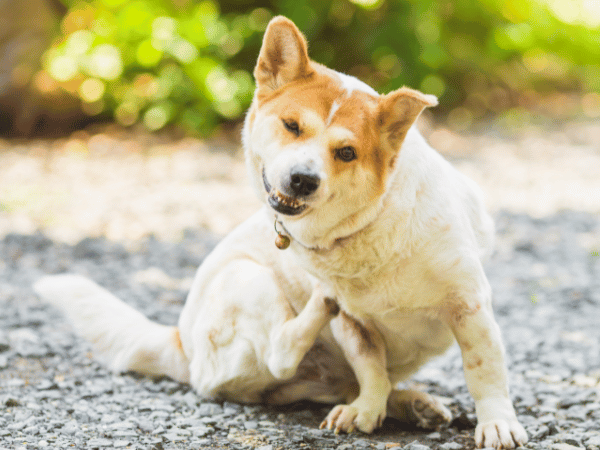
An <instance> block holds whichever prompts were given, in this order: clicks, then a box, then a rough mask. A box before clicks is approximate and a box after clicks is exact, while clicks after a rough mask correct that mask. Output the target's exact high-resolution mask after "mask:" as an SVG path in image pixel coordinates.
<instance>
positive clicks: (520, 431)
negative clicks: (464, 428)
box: [475, 419, 527, 449]
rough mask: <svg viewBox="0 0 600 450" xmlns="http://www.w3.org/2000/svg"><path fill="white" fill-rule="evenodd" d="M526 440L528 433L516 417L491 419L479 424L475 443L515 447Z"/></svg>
mask: <svg viewBox="0 0 600 450" xmlns="http://www.w3.org/2000/svg"><path fill="white" fill-rule="evenodd" d="M526 442H527V433H526V432H525V429H524V428H523V427H522V426H521V424H520V423H519V422H518V421H517V420H516V419H514V420H504V419H498V420H490V421H487V422H484V423H480V424H478V425H477V428H475V443H476V444H477V447H479V448H482V447H492V448H495V449H505V448H515V447H519V446H521V445H523V444H525V443H526Z"/></svg>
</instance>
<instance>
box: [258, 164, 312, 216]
mask: <svg viewBox="0 0 600 450" xmlns="http://www.w3.org/2000/svg"><path fill="white" fill-rule="evenodd" d="M262 179H263V185H264V187H265V191H266V192H267V194H269V198H268V203H269V206H270V207H271V208H273V209H274V210H275V211H277V212H278V213H281V214H285V215H286V216H296V215H298V214H300V213H302V212H303V211H304V210H305V209H306V208H307V207H308V205H306V203H303V202H302V201H300V200H299V199H298V197H301V196H302V197H305V196H307V195H310V194H311V193H313V192H314V191H315V190H316V189H317V188H318V187H319V183H318V181H314V180H312V181H311V180H307V179H301V178H295V177H294V173H292V174H291V175H290V182H289V184H290V186H289V190H290V191H292V192H294V195H293V196H290V195H285V194H284V193H282V192H280V191H279V190H277V189H275V188H273V187H272V186H271V184H270V183H269V181H268V180H267V176H266V175H265V169H264V167H263V170H262ZM286 187H287V186H286Z"/></svg>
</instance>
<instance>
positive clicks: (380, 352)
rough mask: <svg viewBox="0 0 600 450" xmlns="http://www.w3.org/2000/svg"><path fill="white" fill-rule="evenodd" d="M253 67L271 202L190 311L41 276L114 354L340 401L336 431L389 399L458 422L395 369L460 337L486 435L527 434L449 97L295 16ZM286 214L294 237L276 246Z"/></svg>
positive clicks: (109, 360)
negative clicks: (309, 38) (441, 125)
mask: <svg viewBox="0 0 600 450" xmlns="http://www.w3.org/2000/svg"><path fill="white" fill-rule="evenodd" d="M254 74H255V77H256V82H257V90H256V95H255V97H254V101H253V103H252V107H251V109H250V111H249V113H248V116H247V118H246V122H245V126H244V132H243V141H244V146H245V150H246V156H247V162H248V166H249V171H250V175H251V177H252V180H253V181H254V185H255V188H256V189H257V190H258V193H259V195H260V196H261V198H263V199H264V200H265V203H266V205H265V206H264V207H263V208H262V209H261V210H260V211H259V212H258V213H256V214H255V215H254V216H253V217H251V218H250V219H248V220H247V221H246V222H244V223H243V224H242V225H241V226H239V227H238V228H237V229H236V230H235V231H233V232H232V233H231V234H230V235H229V236H227V237H226V238H225V239H224V240H223V241H222V242H221V243H220V244H219V245H218V246H217V247H216V248H215V250H214V251H213V252H212V253H211V254H210V255H209V256H208V257H207V258H206V260H205V261H204V263H203V264H202V265H201V267H200V268H199V270H198V272H197V275H196V278H195V281H194V284H193V287H192V289H191V291H190V293H189V296H188V299H187V302H186V305H185V307H184V309H183V312H182V314H181V318H180V320H179V324H178V326H177V327H169V326H164V325H159V324H156V323H153V322H150V321H149V320H148V319H146V318H145V317H144V316H142V315H141V314H140V313H138V312H136V311H134V310H133V309H132V308H131V307H129V306H127V305H126V304H125V303H123V302H121V301H120V300H118V299H116V298H115V297H113V296H112V295H111V294H110V293H108V292H107V291H105V290H104V289H102V288H100V287H99V286H98V285H96V284H95V283H93V282H92V281H89V280H87V279H85V278H82V277H79V276H76V275H58V276H53V277H46V278H44V279H42V280H40V281H39V282H38V283H37V284H36V286H35V287H36V290H37V292H38V293H39V294H40V295H41V296H42V297H43V298H45V299H47V300H48V301H51V302H52V303H54V304H57V305H59V306H61V307H62V308H63V309H64V310H65V311H66V313H67V314H68V315H69V316H70V317H71V319H72V320H73V321H74V323H75V325H76V327H77V329H78V331H79V332H80V333H81V334H82V335H83V336H85V337H86V338H87V339H89V340H90V341H91V342H92V343H93V344H94V348H95V351H96V355H97V356H98V357H99V358H100V359H102V360H103V361H105V362H106V364H107V365H108V366H109V367H110V368H111V369H112V370H115V371H126V370H134V371H139V372H142V373H145V374H151V375H159V374H160V375H162V374H164V375H168V376H170V377H172V378H174V379H176V380H179V381H182V382H187V383H191V385H192V386H193V387H194V388H195V389H196V391H197V392H198V393H199V394H201V395H204V396H211V397H221V398H227V399H231V400H234V401H238V402H267V403H289V402H293V401H296V400H300V399H309V400H316V401H322V402H331V403H340V404H339V405H338V406H336V407H335V408H334V409H333V410H332V411H331V413H330V414H329V415H328V416H327V418H326V419H325V421H324V422H323V424H322V426H328V427H329V428H335V430H336V431H347V432H349V431H352V430H354V429H358V430H361V431H363V432H366V433H370V432H371V431H373V430H374V429H375V428H376V427H378V426H379V425H381V423H382V421H383V419H384V418H385V417H386V415H387V416H393V417H397V418H399V419H402V420H406V421H411V422H414V423H416V424H419V425H421V426H423V427H436V426H438V425H440V424H443V423H447V422H448V421H449V420H450V414H449V412H448V410H447V409H446V408H445V407H444V406H443V405H441V403H440V402H439V401H437V400H436V399H435V398H433V397H432V396H430V395H428V394H425V393H422V392H417V391H408V390H395V389H394V385H395V384H396V383H398V382H399V381H402V380H405V379H406V378H407V377H408V376H409V375H411V374H412V373H413V372H415V371H416V370H417V369H418V368H419V367H420V366H421V365H422V364H423V363H424V362H425V361H427V360H428V359H429V358H431V357H432V356H435V355H438V354H440V353H442V352H444V351H445V350H446V349H447V348H448V347H449V346H450V345H452V343H453V342H454V341H455V340H456V341H458V344H459V346H460V349H461V351H462V358H463V365H464V372H465V377H466V381H467V385H468V388H469V390H470V392H471V394H472V395H473V397H474V399H475V405H476V411H477V416H478V421H479V423H478V425H477V429H476V431H475V440H476V443H477V445H478V446H480V447H481V446H486V447H495V448H513V447H515V446H516V445H518V444H522V443H525V442H526V441H527V435H526V433H525V430H524V429H523V427H522V426H521V425H520V424H519V422H518V420H517V418H516V415H515V411H514V409H513V406H512V404H511V401H510V399H509V395H508V387H507V371H506V368H505V363H504V350H503V346H502V341H501V337H500V332H499V329H498V326H497V324H496V322H495V320H494V317H493V313H492V308H491V291H490V286H489V284H488V281H487V279H486V276H485V274H484V272H483V269H482V265H481V258H482V256H484V254H486V253H487V252H489V250H490V247H491V245H492V240H493V224H492V221H491V219H490V217H489V216H488V215H487V214H486V212H485V211H484V207H483V204H482V200H481V195H480V193H479V190H478V188H477V187H476V186H475V185H474V184H473V182H471V181H470V180H468V179H467V178H465V177H464V176H463V175H461V174H460V173H459V172H457V171H456V170H455V169H453V168H452V167H451V166H450V164H448V163H447V162H446V161H445V160H444V159H443V158H442V157H441V156H439V155H438V154H437V153H436V152H435V151H434V150H433V149H431V148H430V147H429V146H428V145H427V143H426V142H425V141H424V139H423V138H422V137H421V136H420V135H419V133H418V131H417V130H416V128H415V127H414V126H413V124H414V122H415V120H416V119H417V117H418V116H419V114H420V113H421V111H422V110H423V109H424V108H425V107H427V106H433V105H435V104H436V103H437V101H436V99H435V97H433V96H429V95H424V94H421V93H420V92H417V91H413V90H411V89H407V88H402V89H399V90H397V91H394V92H391V93H389V94H387V95H379V94H377V92H375V91H374V90H373V89H371V88H370V87H368V86H367V85H365V84H364V83H362V82H360V81H358V80H357V79H355V78H352V77H350V76H347V75H344V74H341V73H338V72H335V71H333V70H331V69H328V68H326V67H323V66H321V65H319V64H317V63H315V62H313V61H311V60H310V59H309V57H308V53H307V45H306V41H305V39H304V37H303V36H302V34H301V33H300V32H299V31H298V29H297V28H296V26H295V25H294V24H293V23H292V22H290V21H289V20H287V19H285V18H283V17H277V18H274V19H273V20H272V21H271V23H270V24H269V26H268V28H267V31H266V33H265V37H264V41H263V46H262V49H261V52H260V56H259V59H258V63H257V66H256V69H255V72H254ZM274 222H276V228H277V229H278V230H279V233H281V234H282V235H284V236H283V237H282V236H279V244H280V245H281V246H282V247H284V246H285V245H282V244H286V243H290V246H289V249H288V250H279V249H277V248H276V247H275V244H274V241H275V239H276V237H277V234H276V232H275V230H274V229H273V225H274ZM286 241H288V242H286Z"/></svg>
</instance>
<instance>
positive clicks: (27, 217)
mask: <svg viewBox="0 0 600 450" xmlns="http://www.w3.org/2000/svg"><path fill="white" fill-rule="evenodd" d="M421 125H422V129H423V132H424V134H425V136H426V137H427V138H428V140H429V141H430V142H431V144H432V145H433V146H434V147H435V148H437V149H438V150H440V151H441V152H442V154H444V155H445V156H446V157H447V158H449V159H450V160H451V161H453V162H454V164H455V165H456V166H457V167H458V169H459V170H461V171H462V172H464V173H466V174H467V175H469V176H470V177H472V178H473V179H474V180H475V181H476V182H477V183H478V184H479V185H480V186H481V187H482V188H483V190H484V191H485V194H486V197H487V202H488V205H489V208H490V209H491V210H492V211H500V210H505V211H509V212H522V213H526V214H529V215H531V216H534V217H541V216H547V215H551V214H554V213H555V212H557V211H559V210H562V209H573V210H579V211H586V212H591V213H595V214H598V213H600V180H599V179H600V169H599V168H600V124H594V123H583V124H574V125H570V126H567V127H563V129H561V130H558V131H552V132H549V131H547V130H544V129H539V128H532V129H530V130H528V131H521V132H519V133H518V134H513V135H510V136H504V137H502V136H500V135H499V133H498V132H494V131H492V132H488V133H480V134H478V135H470V136H460V135H458V134H455V133H452V132H451V131H449V130H448V129H445V128H433V127H431V126H429V125H428V124H427V123H425V121H424V123H422V124H421ZM258 207H259V202H258V200H257V199H256V197H255V195H254V193H253V191H252V189H251V188H250V187H249V182H248V179H247V176H246V171H245V168H244V163H243V155H241V151H240V150H239V145H236V144H235V143H232V142H226V141H223V140H221V141H212V142H209V143H206V142H204V141H201V140H197V139H192V138H183V139H172V138H169V137H167V136H154V135H148V134H145V133H143V132H133V131H128V130H122V129H118V128H114V127H108V128H104V129H103V130H100V131H97V132H78V133H75V134H73V135H72V136H71V137H69V138H65V139H59V140H54V141H52V140H35V141H1V140H0V236H3V235H6V234H7V233H10V232H23V233H32V232H34V231H35V230H36V229H43V230H44V231H45V233H46V234H47V235H49V236H50V237H52V238H53V239H57V240H59V241H64V242H70V243H74V242H77V241H79V240H81V239H82V238H84V237H90V236H104V237H107V238H108V239H110V240H116V241H130V240H137V239H139V238H140V237H142V236H145V235H148V234H154V235H156V236H157V237H158V238H160V239H163V240H167V241H178V240H179V239H181V237H182V235H183V231H184V230H185V229H198V228H206V229H208V230H209V231H211V232H213V233H215V234H217V235H221V236H222V235H224V234H226V233H227V232H229V231H230V230H231V229H232V228H233V227H235V226H236V225H237V224H239V223H240V222H241V221H243V220H244V218H246V217H248V216H249V215H250V214H252V212H253V211H255V210H256V209H257V208H258Z"/></svg>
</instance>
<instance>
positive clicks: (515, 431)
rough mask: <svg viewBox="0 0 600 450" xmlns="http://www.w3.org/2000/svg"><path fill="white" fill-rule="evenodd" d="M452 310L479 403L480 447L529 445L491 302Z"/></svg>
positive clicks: (477, 431) (471, 388)
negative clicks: (511, 391) (512, 397)
mask: <svg viewBox="0 0 600 450" xmlns="http://www.w3.org/2000/svg"><path fill="white" fill-rule="evenodd" d="M476 305H477V306H474V307H473V306H472V307H461V308H456V305H455V306H454V307H453V308H451V310H452V313H450V314H449V316H448V322H449V324H450V326H451V328H452V330H453V332H454V335H455V336H456V339H457V341H458V344H459V346H460V349H461V352H462V359H463V368H464V372H465V379H466V382H467V387H468V388H469V391H470V392H471V395H472V396H473V399H474V400H475V409H476V412H477V420H478V424H477V428H476V429H475V442H476V444H477V446H478V447H493V448H496V449H501V448H515V446H519V445H521V444H524V443H526V442H527V433H526V432H525V430H524V429H523V427H522V426H521V424H520V423H519V421H518V420H517V416H516V414H515V410H514V408H513V405H512V402H511V401H510V398H509V395H508V381H507V378H508V377H507V369H506V365H505V362H504V346H503V345H502V339H501V336H500V329H499V328H498V324H497V323H496V321H495V320H494V316H493V313H492V309H491V305H490V302H485V303H483V304H481V303H477V304H476Z"/></svg>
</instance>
